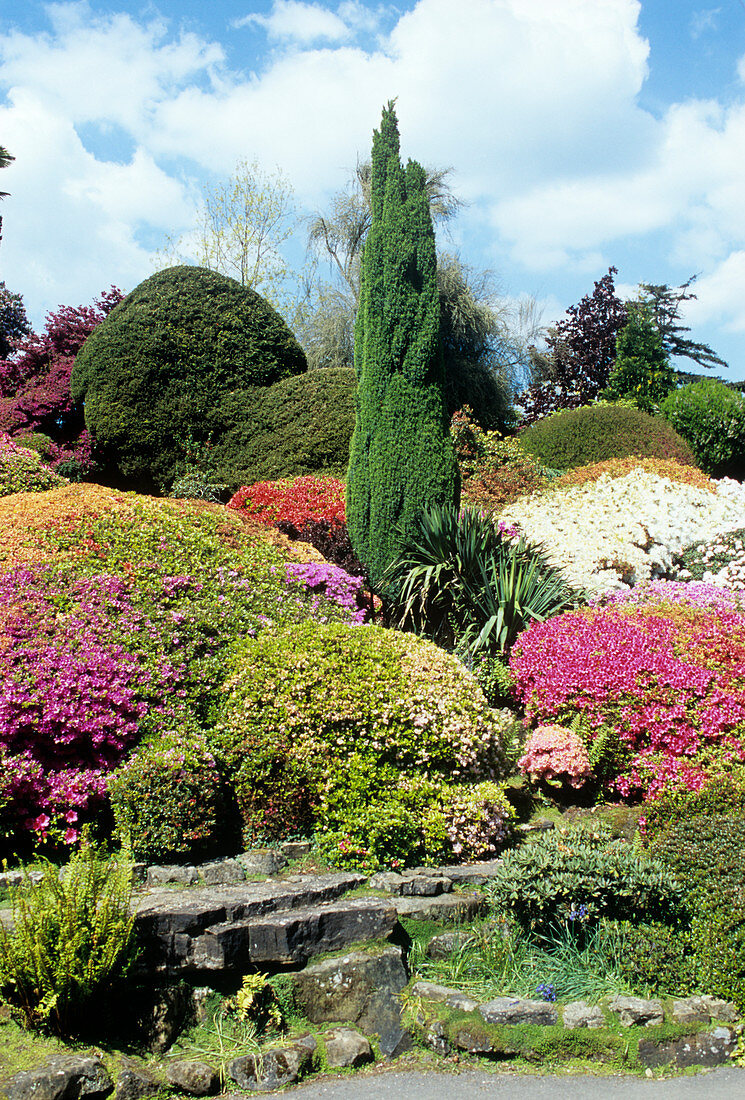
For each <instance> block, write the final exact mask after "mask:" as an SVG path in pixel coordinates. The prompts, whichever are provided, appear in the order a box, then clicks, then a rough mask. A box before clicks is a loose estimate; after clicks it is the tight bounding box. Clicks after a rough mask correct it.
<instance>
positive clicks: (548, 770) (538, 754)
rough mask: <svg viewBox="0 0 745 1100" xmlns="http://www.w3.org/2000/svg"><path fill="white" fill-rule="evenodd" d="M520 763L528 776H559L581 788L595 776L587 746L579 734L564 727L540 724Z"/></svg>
mask: <svg viewBox="0 0 745 1100" xmlns="http://www.w3.org/2000/svg"><path fill="white" fill-rule="evenodd" d="M517 763H518V767H519V768H520V769H521V770H522V771H523V772H525V774H526V775H529V776H530V777H531V779H535V780H539V781H540V780H552V779H558V780H561V781H564V782H566V783H568V784H569V786H570V787H575V788H577V789H579V788H580V787H583V786H584V785H585V783H586V782H587V781H588V779H592V768H591V767H590V761H589V759H588V756H587V750H586V749H585V746H584V745H583V744H582V741H581V740H580V739H579V737H578V736H577V734H576V733H573V732H572V730H568V729H565V728H564V727H563V726H554V725H548V726H539V727H538V729H537V730H536V731H535V732H534V733H532V734H531V735H530V737H529V738H528V740H527V742H526V744H525V752H524V754H523V755H522V756H521V757H520V759H519V760H518V762H517Z"/></svg>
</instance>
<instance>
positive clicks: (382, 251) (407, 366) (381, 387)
mask: <svg viewBox="0 0 745 1100" xmlns="http://www.w3.org/2000/svg"><path fill="white" fill-rule="evenodd" d="M439 335H440V303H439V296H438V290H437V257H436V252H435V237H434V230H433V228H432V219H431V216H430V210H429V201H428V198H427V191H426V187H425V172H424V169H423V168H422V167H421V165H419V164H417V163H416V162H415V161H409V162H408V164H407V166H406V168H405V169H404V168H403V167H402V165H401V161H400V158H399V136H398V124H397V120H396V115H395V111H394V108H393V103H389V104H388V106H387V107H386V108H384V110H383V117H382V122H381V126H380V130H379V131H375V133H374V135H373V148H372V223H371V226H370V232H369V234H368V237H367V240H366V242H365V247H364V252H363V256H362V276H361V288H360V303H359V309H358V311H357V320H356V324H355V345H354V358H355V370H356V372H357V396H356V422H355V430H354V435H353V437H352V444H351V450H350V461H349V474H348V477H347V524H348V527H349V534H350V537H351V540H352V544H353V546H354V548H355V550H356V552H357V554H358V556H359V558H360V560H361V561H362V562H363V564H364V565H366V566H367V569H368V571H369V573H370V577H371V579H372V581H373V583H377V582H379V581H380V579H381V577H382V575H383V572H384V570H385V568H386V566H387V565H388V564H389V563H390V562H391V560H392V559H393V558H394V557H395V555H396V553H397V551H398V550H399V549H400V547H401V544H402V541H403V539H404V538H405V532H406V531H407V530H409V529H410V528H411V525H412V522H413V520H414V518H415V517H416V516H417V515H419V514H420V513H421V512H422V511H423V510H424V509H425V508H426V507H428V506H429V505H432V504H452V503H453V502H454V501H456V500H457V497H458V493H459V484H458V466H457V462H456V458H455V451H454V448H453V444H452V441H451V439H450V435H449V428H448V418H447V413H446V406H445V399H444V394H443V390H444V370H443V365H442V356H441V352H440V342H439Z"/></svg>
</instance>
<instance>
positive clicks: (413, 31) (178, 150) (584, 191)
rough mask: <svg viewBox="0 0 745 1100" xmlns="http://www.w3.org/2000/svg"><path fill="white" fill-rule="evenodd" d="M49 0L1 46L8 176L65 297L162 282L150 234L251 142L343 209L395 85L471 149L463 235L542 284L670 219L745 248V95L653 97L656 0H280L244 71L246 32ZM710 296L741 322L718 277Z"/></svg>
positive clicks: (428, 128) (411, 122)
mask: <svg viewBox="0 0 745 1100" xmlns="http://www.w3.org/2000/svg"><path fill="white" fill-rule="evenodd" d="M47 10H48V12H49V17H50V29H49V31H48V32H46V33H43V34H36V35H31V34H28V33H25V34H24V33H21V32H20V31H11V32H9V33H7V34H6V35H5V36H4V38H3V39H2V41H1V42H0V87H2V88H4V89H5V90H6V94H7V101H6V105H5V106H4V107H2V106H0V127H2V129H0V133H2V135H3V144H5V145H7V146H8V148H9V149H10V151H11V152H12V153H14V154H15V155H16V156H17V158H18V161H17V163H16V165H14V166H13V168H12V169H7V170H6V172H5V173H4V175H3V179H4V181H7V182H6V184H5V185H4V186H3V190H9V191H13V197H12V199H8V200H5V203H4V206H3V213H4V214H5V227H4V228H5V240H4V242H3V269H4V275H5V276H6V278H7V279H8V281H9V285H10V284H11V282H15V284H17V285H18V287H19V289H21V290H22V291H24V292H25V293H28V292H30V290H31V288H32V286H35V285H36V284H37V282H38V281H40V282H41V283H42V284H43V285H45V286H48V285H50V284H53V285H54V286H55V287H59V291H57V290H55V294H56V293H59V295H60V300H64V298H65V297H67V298H72V297H75V295H74V294H73V293H72V291H71V290H68V291H66V292H63V284H64V285H68V286H69V285H70V283H69V280H70V279H72V280H73V285H75V286H78V285H79V286H81V287H83V286H84V285H88V283H90V284H91V286H92V290H93V291H96V290H98V289H100V285H103V284H105V283H107V282H108V281H111V280H112V279H115V280H116V281H119V282H121V283H126V284H129V285H131V284H132V283H133V282H135V281H137V280H138V279H139V278H142V277H144V276H145V275H147V274H148V273H149V271H150V266H149V263H148V261H147V252H146V249H145V248H144V247H143V245H142V244H141V243H140V241H141V240H142V237H141V232H142V230H143V228H145V229H147V227H151V229H152V230H153V232H156V233H157V232H158V231H163V232H169V233H179V232H181V231H183V230H184V229H186V228H187V227H188V220H189V217H190V212H191V209H192V206H191V202H190V198H189V196H190V193H191V190H193V188H194V186H195V183H196V182H197V181H198V180H201V179H203V178H205V176H207V175H210V174H212V175H214V174H217V175H223V176H224V175H227V174H229V173H230V172H231V171H232V170H233V167H234V165H235V162H236V160H237V159H238V158H239V157H247V158H248V159H254V158H256V159H258V160H259V162H260V163H262V164H263V165H264V166H265V168H266V169H267V170H269V171H271V170H273V169H274V167H275V166H278V167H280V168H281V169H282V170H283V171H284V172H285V173H286V174H287V175H288V177H289V178H290V179H291V181H292V182H293V184H294V185H295V187H296V190H297V191H298V197H299V199H300V201H301V203H304V204H305V205H306V206H307V207H311V208H312V207H322V206H323V204H324V203H325V201H326V200H327V197H328V194H329V193H330V192H331V191H333V190H335V189H337V188H339V187H340V186H342V185H343V184H344V183H345V181H346V179H347V177H348V173H349V170H350V169H351V168H352V167H353V166H354V164H355V161H356V159H357V156H358V154H359V155H362V156H363V157H364V156H367V155H369V150H370V142H371V136H372V130H373V128H374V127H375V126H377V124H378V122H379V119H380V110H381V107H382V105H383V104H384V103H385V102H386V101H387V100H388V99H390V98H393V97H396V98H397V110H398V115H399V119H400V123H401V133H402V151H403V155H404V157H406V156H409V155H411V156H414V157H416V159H418V160H421V161H423V162H424V163H425V164H430V165H437V166H445V165H453V166H454V168H455V169H456V172H455V175H454V177H453V183H454V186H455V187H456V189H457V190H458V192H459V193H460V194H461V195H462V196H463V197H464V198H466V199H467V200H469V202H470V204H471V205H470V207H469V208H468V209H467V210H466V212H465V214H464V215H463V216H462V222H463V224H464V225H465V227H466V231H465V232H464V234H463V237H464V239H468V240H471V241H473V240H476V239H478V240H479V242H480V245H481V248H482V250H483V255H484V257H485V258H486V260H487V263H488V257H489V254H491V256H492V257H493V262H494V264H495V265H496V266H499V264H500V263H501V262H502V261H504V259H505V256H506V255H507V254H509V255H510V256H511V258H512V260H513V261H514V262H515V263H517V264H520V265H522V267H523V269H525V268H528V269H530V270H532V271H533V272H535V276H534V278H539V277H541V276H543V275H545V276H546V277H547V278H554V277H556V274H557V273H560V272H563V271H567V270H568V271H571V272H572V273H574V274H579V275H585V274H589V275H592V276H593V277H597V275H598V273H602V271H603V269H607V267H608V263H609V260H608V256H607V255H606V253H609V254H610V255H611V256H613V255H614V254H615V249H616V248H617V247H618V245H619V243H620V242H628V241H638V242H643V241H644V240H645V239H648V238H649V237H650V235H655V240H656V241H657V242H658V247H659V249H660V250H661V254H664V256H665V258H666V259H667V260H669V262H670V263H671V264H678V265H684V266H685V267H687V268H688V269H689V270H691V271H693V270H704V271H705V272H706V273H708V274H709V275H710V276H711V278H712V280H714V276H715V274H716V273H717V272H718V271H719V270H720V269H721V268H722V267H723V266H724V264H725V263H726V262H727V261H728V259H731V257H732V256H735V255H737V254H738V253H739V250H740V249H741V248H745V205H743V203H742V201H741V196H742V194H744V193H745V103H742V102H737V101H735V102H731V103H730V104H729V105H728V106H726V107H725V106H722V105H721V104H719V103H717V102H713V101H698V100H695V99H691V100H688V101H686V102H685V103H681V104H677V105H673V106H672V107H670V108H669V109H668V110H667V112H666V113H665V114H663V116H662V117H660V118H656V117H654V116H652V115H651V114H650V113H648V112H646V111H644V110H643V109H642V108H641V107H640V106H639V102H638V96H639V92H640V90H641V89H642V87H643V84H644V80H645V78H646V75H647V65H648V55H649V45H648V43H647V41H646V40H645V39H644V37H643V36H642V35H641V33H640V31H639V27H638V17H639V13H640V10H641V5H640V3H639V2H638V0H603V2H602V3H598V2H597V0H458V3H453V0H417V2H416V3H414V4H413V6H412V7H411V8H410V10H407V11H404V12H401V11H400V9H398V8H397V7H396V6H395V5H391V4H385V3H383V4H379V5H375V4H373V3H371V4H369V5H368V4H367V3H362V2H360V0H344V2H342V3H340V4H339V3H337V2H336V0H335V2H334V3H333V4H327V3H322V2H320V0H318V2H313V3H307V2H301V0H275V2H274V3H273V4H272V5H271V7H270V8H269V11H268V13H267V14H266V15H260V16H255V15H249V16H247V17H246V18H245V19H243V20H241V22H243V23H244V24H245V25H246V26H247V27H248V28H249V30H250V28H251V27H252V26H253V27H255V26H256V25H257V24H259V23H260V24H261V26H262V27H263V28H264V30H265V31H266V32H267V36H268V37H269V39H270V41H271V49H270V50H267V51H266V52H265V53H264V55H261V54H260V55H259V64H258V67H257V65H256V59H255V57H254V55H253V54H250V55H249V53H248V52H247V54H246V69H245V70H244V69H241V68H240V59H239V58H238V57H237V55H236V52H235V51H236V49H238V48H243V47H238V46H237V45H236V43H240V42H241V41H243V38H244V36H243V35H236V36H233V40H232V42H231V47H232V48H233V51H234V52H233V53H232V54H231V65H232V68H229V67H228V62H227V59H226V54H225V52H224V51H223V49H222V47H221V46H220V44H218V43H217V42H210V41H202V40H200V39H198V38H197V36H196V35H195V34H193V33H182V32H180V31H179V29H178V27H174V26H173V25H171V24H167V23H166V22H164V21H163V20H162V19H159V18H148V17H144V16H143V17H142V18H137V17H136V16H134V15H131V14H126V13H119V14H101V13H97V12H94V11H93V10H92V9H91V7H90V6H89V5H88V4H87V3H84V2H81V3H72V4H70V3H60V4H53V5H51V6H49V8H48V9H47ZM244 11H245V7H244ZM709 11H710V12H711V13H712V18H713V13H715V11H716V9H709ZM383 27H387V28H389V29H388V31H387V32H386V33H383V30H382V28H383ZM370 34H372V35H373V36H376V37H373V38H372V39H369V38H363V37H361V36H362V35H370ZM260 38H261V41H262V42H263V36H260ZM245 41H246V47H245V48H246V50H247V51H248V50H250V49H251V46H250V45H249V44H248V43H249V42H251V41H253V42H254V45H255V39H254V40H251V39H250V37H249V35H248V34H247V35H246V36H245ZM363 43H364V44H365V45H364V48H363V45H362V44H363ZM249 68H252V70H254V71H249ZM740 73H741V75H742V76H743V78H744V79H745V59H744V60H743V61H742V62H741V63H740ZM91 126H93V127H98V128H99V129H101V128H105V127H106V126H112V127H113V128H114V130H116V128H118V130H119V131H120V132H121V134H122V135H123V136H124V138H125V146H124V147H125V148H126V154H120V155H119V156H118V158H117V162H114V161H108V160H106V159H104V156H103V154H102V153H101V152H100V150H99V152H98V154H97V155H96V156H94V155H92V153H91V152H90V150H87V149H86V148H85V142H84V141H81V139H80V134H83V135H84V136H85V135H86V134H87V133H88V131H87V130H86V127H91ZM89 145H90V142H89ZM109 155H112V156H113V154H109ZM121 161H123V162H124V163H120V162H121ZM11 173H13V174H12V175H11ZM189 176H191V177H197V181H195V180H194V179H193V178H192V179H190V178H188V177H189ZM30 242H31V243H32V244H33V248H32V249H31V250H30V249H29V243H30ZM30 251H32V252H33V256H34V259H33V264H34V268H33V270H32V269H31V268H29V267H28V266H27V263H26V260H24V256H25V257H28V255H29V254H30ZM611 262H612V261H611ZM732 263H733V264H734V261H732ZM731 275H732V277H734V273H733V272H731ZM37 276H38V280H37ZM633 276H634V277H636V273H633ZM650 277H653V276H650ZM86 280H87V282H86ZM21 284H23V285H21ZM703 284H704V280H703V279H702V280H701V285H703ZM554 285H555V284H554ZM513 289H514V288H513ZM550 293H555V290H554V289H553V287H552V288H551V290H550ZM81 294H82V291H81ZM710 295H711V297H710V306H709V308H712V309H713V308H714V307H713V305H711V303H713V302H715V301H718V302H720V303H722V306H721V309H722V310H723V311H724V312H722V314H721V316H722V317H723V318H725V319H726V317H730V318H731V317H734V316H735V315H738V316H739V314H737V309H736V303H734V302H733V301H732V300H731V299H730V298H728V297H727V296H726V295H725V294H724V291H723V289H719V290H717V289H716V285H715V282H714V281H712V283H711V290H710ZM78 296H80V295H78ZM82 296H83V297H84V295H82ZM702 301H703V295H702ZM54 304H56V302H55V303H54ZM727 310H729V311H730V312H729V313H726V311H727ZM725 314H726V317H725ZM732 323H734V322H732Z"/></svg>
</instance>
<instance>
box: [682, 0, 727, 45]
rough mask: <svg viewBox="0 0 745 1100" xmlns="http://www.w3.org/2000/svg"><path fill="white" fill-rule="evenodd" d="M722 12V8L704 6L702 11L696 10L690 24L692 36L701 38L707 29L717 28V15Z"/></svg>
mask: <svg viewBox="0 0 745 1100" xmlns="http://www.w3.org/2000/svg"><path fill="white" fill-rule="evenodd" d="M721 13H722V9H721V8H703V9H702V10H701V11H695V12H694V13H693V15H692V16H691V21H690V24H689V28H690V32H691V38H693V39H696V38H700V37H701V35H702V34H705V32H706V31H714V30H716V28H717V16H718V15H721Z"/></svg>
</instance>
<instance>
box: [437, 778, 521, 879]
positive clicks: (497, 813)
mask: <svg viewBox="0 0 745 1100" xmlns="http://www.w3.org/2000/svg"><path fill="white" fill-rule="evenodd" d="M514 819H515V811H514V810H513V809H512V807H511V806H510V804H509V802H508V801H507V799H506V798H505V794H504V789H503V787H502V786H501V785H500V784H498V783H493V782H491V781H489V780H486V781H485V782H483V783H476V784H463V785H456V786H452V787H443V789H442V792H441V794H440V798H439V803H436V804H435V805H434V806H432V807H431V808H430V809H429V810H428V811H427V812H426V813H425V815H424V822H423V832H424V845H425V851H426V856H427V857H428V859H429V860H431V861H432V862H433V863H469V862H472V861H473V860H478V859H491V858H493V857H494V856H495V855H496V854H497V852H500V851H502V849H503V848H505V847H507V845H508V843H509V842H510V840H511V839H512V830H513V826H514Z"/></svg>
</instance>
